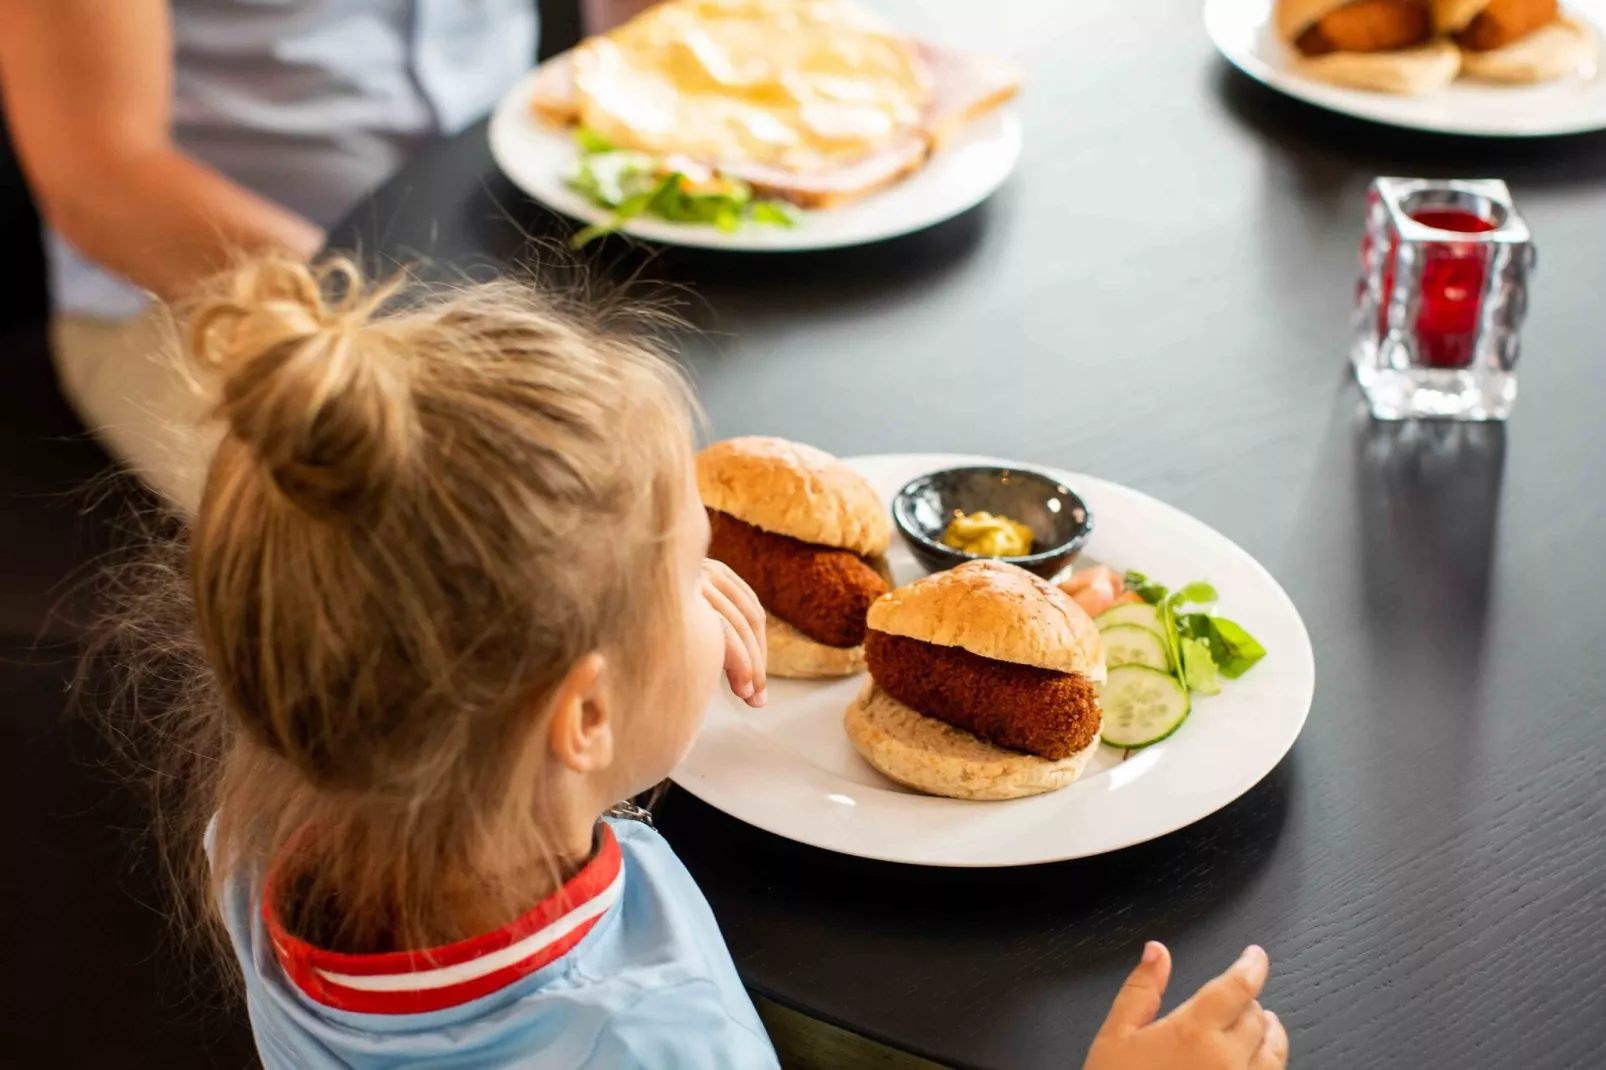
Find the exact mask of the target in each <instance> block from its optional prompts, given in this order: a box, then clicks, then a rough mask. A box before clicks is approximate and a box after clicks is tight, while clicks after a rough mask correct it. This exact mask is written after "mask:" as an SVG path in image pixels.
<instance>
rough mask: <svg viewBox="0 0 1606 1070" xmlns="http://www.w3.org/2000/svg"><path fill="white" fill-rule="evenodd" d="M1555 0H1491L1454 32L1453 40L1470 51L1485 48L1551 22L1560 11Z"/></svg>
mask: <svg viewBox="0 0 1606 1070" xmlns="http://www.w3.org/2000/svg"><path fill="white" fill-rule="evenodd" d="M1560 13H1561V11H1560V6H1559V5H1558V4H1557V3H1556V0H1492V2H1491V3H1490V4H1489V6H1488V7H1486V8H1484V9H1483V10H1482V11H1480V12H1478V17H1477V18H1475V19H1473V20H1472V21H1471V22H1469V23H1467V28H1466V29H1464V30H1462V31H1461V32H1460V33H1458V34H1456V35H1455V42H1456V44H1458V45H1460V46H1461V47H1462V48H1465V49H1467V50H1468V51H1470V52H1489V51H1492V50H1494V49H1496V48H1504V47H1505V46H1506V45H1509V44H1510V43H1511V42H1513V41H1515V40H1517V39H1518V38H1521V37H1526V36H1527V35H1528V34H1530V33H1532V32H1534V31H1535V30H1537V29H1539V27H1541V26H1544V25H1545V24H1547V23H1550V22H1554V21H1555V20H1556V18H1557V16H1558V15H1560Z"/></svg>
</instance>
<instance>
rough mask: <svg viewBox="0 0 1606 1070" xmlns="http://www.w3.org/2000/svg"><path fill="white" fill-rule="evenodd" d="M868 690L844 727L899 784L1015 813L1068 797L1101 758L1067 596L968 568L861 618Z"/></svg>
mask: <svg viewBox="0 0 1606 1070" xmlns="http://www.w3.org/2000/svg"><path fill="white" fill-rule="evenodd" d="M865 655H866V660H867V661H868V662H869V667H870V679H869V681H868V682H867V683H866V684H865V686H864V689H863V690H862V691H861V692H860V693H859V697H858V698H856V699H854V701H853V703H852V704H851V705H850V706H848V709H847V712H846V714H845V715H844V717H843V727H844V728H845V729H846V730H847V733H848V738H849V739H850V740H852V741H853V745H854V747H855V748H857V750H858V752H859V753H860V754H861V755H863V756H864V759H865V761H867V762H869V763H870V764H871V765H873V766H875V767H876V769H878V770H880V771H881V772H882V773H883V774H885V775H886V776H888V777H890V778H891V779H893V780H895V781H897V782H898V783H900V784H904V785H907V786H908V787H911V788H915V789H917V790H919V791H923V792H927V793H929V794H932V795H947V796H950V797H952V798H955V799H1016V798H1020V797H1022V796H1026V795H1039V794H1042V793H1043V792H1046V791H1054V790H1056V789H1058V788H1063V787H1065V786H1066V785H1068V784H1070V783H1071V782H1072V781H1074V780H1075V779H1076V778H1077V777H1079V776H1081V775H1082V771H1083V770H1084V769H1086V768H1087V764H1088V762H1089V761H1091V760H1092V757H1093V754H1094V752H1095V751H1097V750H1098V746H1099V729H1100V727H1101V726H1102V724H1103V720H1104V717H1103V714H1102V713H1101V712H1100V710H1099V704H1098V696H1097V693H1096V691H1095V689H1094V685H1095V684H1096V683H1097V682H1099V681H1102V680H1103V679H1104V647H1103V644H1102V643H1101V642H1100V640H1099V633H1098V629H1097V628H1095V627H1094V626H1093V622H1092V620H1090V619H1089V618H1088V616H1087V614H1086V613H1083V612H1082V610H1081V608H1080V607H1078V606H1077V605H1076V603H1075V602H1072V601H1071V600H1070V598H1069V596H1067V595H1066V594H1065V593H1064V592H1063V591H1061V590H1060V589H1059V588H1057V587H1055V586H1053V585H1052V584H1049V583H1045V582H1044V581H1042V580H1040V579H1038V578H1037V577H1036V576H1033V575H1032V574H1031V573H1029V572H1027V571H1025V570H1024V569H1020V568H1017V567H1015V566H1014V565H1008V564H1005V563H1003V562H1001V561H971V562H967V563H966V564H963V565H960V566H959V567H958V568H955V569H952V570H950V571H948V572H939V573H936V574H935V575H932V576H927V577H925V578H924V579H921V580H917V581H916V582H914V583H912V584H910V585H909V586H907V587H900V588H899V589H897V590H896V591H893V592H891V593H890V594H888V595H886V596H885V597H883V598H880V599H878V600H877V601H876V603H875V605H873V606H871V607H870V615H869V634H868V636H867V637H866V640H865Z"/></svg>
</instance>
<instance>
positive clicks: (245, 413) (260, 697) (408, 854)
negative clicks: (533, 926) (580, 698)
mask: <svg viewBox="0 0 1606 1070" xmlns="http://www.w3.org/2000/svg"><path fill="white" fill-rule="evenodd" d="M564 306H565V302H563V301H562V300H561V298H555V297H554V296H553V295H551V294H550V293H543V292H542V291H540V290H539V289H536V288H533V287H531V286H528V285H525V284H522V283H518V282H513V281H508V280H499V281H493V282H485V283H459V284H452V285H439V286H424V285H422V284H420V283H418V282H416V281H415V280H413V279H411V278H408V277H406V276H404V275H399V276H397V277H396V278H393V279H391V280H389V281H386V282H383V283H380V284H377V285H375V284H369V283H368V282H366V281H365V280H364V279H363V277H362V275H361V272H360V271H359V270H358V269H357V268H356V267H355V266H354V265H353V264H352V263H350V262H349V261H345V260H334V261H330V262H327V263H325V264H322V265H320V266H317V267H309V266H307V265H305V264H301V263H299V262H296V261H293V260H289V259H283V258H268V259H265V260H260V261H256V262H253V263H249V264H246V265H244V266H242V267H240V268H238V269H237V270H235V271H234V272H231V273H230V274H229V275H228V276H226V277H225V278H224V279H222V280H220V282H219V283H218V285H217V287H216V288H215V289H213V290H211V291H210V292H209V293H208V295H207V296H206V298H205V299H204V300H202V301H201V302H199V303H198V304H197V306H196V307H195V308H194V310H193V311H192V312H191V313H190V315H189V316H188V323H187V326H188V330H187V334H186V338H187V351H188V357H189V359H190V360H192V361H193V362H194V363H195V364H196V365H197V366H198V367H199V369H200V371H201V373H202V378H203V379H205V380H207V381H209V382H211V383H212V384H213V387H214V389H215V390H216V406H215V409H214V416H215V417H216V419H218V420H219V421H220V422H221V424H222V425H223V427H224V434H223V437H222V441H221V444H220V445H219V447H218V451H217V454H216V456H215V458H214V459H213V461H212V465H211V469H210V472H209V475H208V478H207V483H206V489H205V493H204V497H203V501H202V505H201V508H200V511H199V513H198V515H197V516H196V517H195V518H194V519H193V521H192V522H191V523H190V524H189V525H188V526H187V528H186V529H185V530H184V531H183V532H182V533H181V534H180V535H178V536H177V537H173V538H166V539H162V540H159V541H158V542H157V543H156V544H155V545H154V546H153V547H152V549H151V550H150V552H149V553H147V554H146V555H145V556H144V557H143V558H141V559H140V561H139V562H138V563H136V564H134V565H129V566H124V567H123V568H122V569H121V570H120V571H119V572H118V574H117V575H116V577H115V578H114V580H113V581H112V582H111V583H109V584H108V585H107V588H106V591H107V593H108V595H109V596H110V600H109V602H108V613H107V615H106V622H105V624H104V626H103V627H102V628H101V629H100V632H99V641H98V642H97V643H96V644H95V646H94V648H93V655H94V658H95V660H96V661H98V662H100V663H105V662H107V661H111V662H114V663H116V665H117V666H118V682H117V683H116V685H115V687H114V693H113V695H112V699H113V701H112V703H111V705H112V707H113V709H114V711H120V712H114V713H113V716H112V720H111V722H110V723H111V724H113V726H114V732H115V733H116V734H117V735H119V736H120V737H121V738H122V739H123V740H124V741H125V742H126V744H127V747H128V749H129V751H130V752H131V753H132V754H135V755H137V756H138V758H139V761H140V763H141V765H142V766H143V767H144V768H145V769H146V770H147V771H148V773H149V776H150V779H151V782H152V786H153V788H154V798H155V813H156V815H157V816H156V823H157V832H158V836H159V839H160V841H161V845H162V849H163V856H164V858H165V859H166V860H167V867H168V870H169V872H170V874H171V875H172V876H173V877H174V881H175V885H176V886H177V887H178V888H179V889H181V891H183V892H185V893H187V894H185V895H183V896H182V902H181V903H180V906H179V909H178V910H177V911H176V913H177V915H178V917H179V918H180V919H181V920H182V921H183V922H185V923H186V925H187V927H189V928H192V929H199V930H207V931H212V932H213V933H214V934H216V933H217V932H218V930H217V928H216V926H215V925H213V924H212V923H214V922H216V921H217V920H218V918H219V913H218V908H219V905H220V896H221V894H222V892H223V889H224V885H225V882H226V881H228V880H232V879H246V880H252V881H260V879H261V878H262V875H263V871H264V870H265V868H266V866H267V865H268V864H269V863H270V861H272V860H273V859H275V858H282V857H284V856H285V855H286V853H287V852H289V851H291V850H292V849H293V851H294V854H295V856H296V860H297V863H298V865H299V867H300V868H299V873H300V875H301V877H302V883H303V885H304V888H303V891H304V892H305V894H304V896H302V902H303V903H304V904H306V905H305V907H304V908H302V909H300V910H299V911H298V912H297V911H295V908H292V910H293V913H292V914H291V916H289V917H288V918H287V921H288V923H289V924H291V926H292V928H295V929H297V930H298V931H300V932H302V933H303V934H304V935H307V936H308V937H309V938H313V939H316V940H318V941H319V942H321V943H323V944H325V945H326V946H331V947H338V948H344V949H348V950H375V949H385V948H390V947H394V946H428V945H430V944H432V943H438V942H443V941H449V940H452V939H458V938H461V937H462V936H465V935H469V934H465V933H460V932H457V931H455V930H454V924H455V922H454V920H453V918H452V917H451V915H450V913H449V912H448V911H446V910H445V909H444V908H445V907H446V905H447V904H445V903H444V901H443V899H444V897H443V895H442V889H441V887H440V882H441V880H442V875H443V874H448V873H459V874H461V873H465V872H466V873H472V874H474V876H475V879H476V881H477V882H478V888H477V892H478V893H482V894H484V895H485V896H488V897H489V899H490V900H491V909H492V910H506V911H508V912H510V914H509V916H511V913H516V912H517V911H518V910H521V909H523V908H524V907H525V906H527V905H528V902H527V895H528V888H527V880H526V878H527V877H528V876H529V873H530V871H531V869H532V867H535V868H539V867H542V866H546V865H549V864H550V862H551V850H550V844H549V836H548V832H547V829H546V827H545V826H544V825H543V818H544V814H543V811H542V807H541V806H540V805H539V800H538V799H537V798H536V797H535V794H534V793H535V792H536V791H537V788H538V785H535V784H533V783H529V782H527V781H528V780H529V778H528V777H524V776H521V775H518V774H520V773H521V770H520V769H519V766H518V763H519V761H520V757H521V752H522V748H521V747H520V746H518V745H517V744H518V742H519V741H520V740H521V739H522V738H525V735H526V734H527V733H528V731H529V730H530V728H531V727H532V724H533V721H532V718H538V717H540V716H541V715H542V711H543V709H544V706H543V701H542V700H543V698H544V696H545V695H546V694H548V693H549V691H550V688H551V687H552V686H553V685H554V684H555V683H556V682H557V681H558V680H559V679H561V677H562V675H563V674H564V673H565V672H567V670H568V668H569V667H570V666H571V665H572V664H573V663H574V661H575V660H576V659H578V658H579V657H581V656H583V655H584V654H585V653H587V652H589V651H590V650H596V649H602V650H610V651H614V652H616V653H618V654H620V655H621V656H619V657H617V658H615V659H613V663H614V664H617V665H620V666H622V667H625V668H626V669H627V670H634V671H636V672H637V674H638V675H637V677H636V678H634V679H629V680H627V681H626V682H627V683H628V684H629V685H631V686H639V687H641V688H647V689H651V688H653V687H661V686H664V684H665V681H664V680H661V679H659V678H658V677H657V675H656V674H655V671H654V670H653V669H652V665H653V663H654V662H653V659H651V658H649V657H643V656H641V651H642V650H644V649H645V645H646V644H647V642H648V641H649V638H650V637H653V636H656V640H657V641H659V642H664V641H669V642H672V641H673V639H672V634H671V633H670V632H669V631H666V628H667V629H672V628H673V627H674V626H675V625H674V621H676V620H678V619H679V612H678V597H679V595H678V584H677V583H676V582H675V581H674V576H673V562H672V560H671V559H670V556H669V547H670V545H671V536H672V534H673V529H674V525H675V524H676V523H677V521H678V517H679V516H680V515H681V508H682V505H683V495H684V494H685V493H686V478H685V477H686V472H687V471H688V466H689V464H690V453H691V449H692V441H691V438H692V429H693V425H694V421H695V419H696V416H695V411H696V410H695V405H694V403H693V402H692V399H691V395H690V391H689V389H688V387H687V386H686V383H685V381H684V379H683V377H682V376H681V375H680V374H679V372H678V371H677V370H676V369H675V368H674V366H673V365H672V364H670V363H669V362H668V361H666V360H664V359H663V358H662V357H661V356H660V355H659V353H658V352H657V351H656V347H655V346H654V345H653V344H652V343H651V342H650V341H649V340H648V339H647V337H646V333H645V332H643V333H641V334H631V333H625V332H624V331H622V330H621V328H622V327H625V326H627V322H626V320H625V319H624V318H622V317H621V316H619V315H618V314H617V313H614V314H611V315H610V316H609V321H608V322H609V329H607V330H603V329H599V328H598V327H597V326H596V324H595V323H594V322H588V318H587V317H586V316H585V315H584V314H583V313H582V314H576V310H575V309H574V308H573V306H572V305H569V306H568V307H564ZM642 322H643V323H644V324H645V325H646V327H647V329H648V330H650V329H651V328H653V327H656V326H657V325H659V324H660V323H661V322H662V321H661V318H659V317H658V316H657V314H656V313H652V314H650V315H649V316H648V318H647V319H645V320H644V321H642ZM209 828H210V831H211V834H212V835H211V843H212V847H213V849H212V854H211V857H210V858H209V857H208V856H207V854H206V853H205V852H204V851H203V843H204V842H206V839H205V836H206V833H207V831H208V829H209Z"/></svg>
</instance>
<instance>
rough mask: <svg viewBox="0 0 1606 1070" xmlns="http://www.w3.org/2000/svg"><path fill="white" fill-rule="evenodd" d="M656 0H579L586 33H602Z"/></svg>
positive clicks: (656, 0)
mask: <svg viewBox="0 0 1606 1070" xmlns="http://www.w3.org/2000/svg"><path fill="white" fill-rule="evenodd" d="M657 2H658V0H581V10H582V12H583V14H584V23H585V32H586V33H603V32H604V31H607V30H611V29H613V28H614V27H615V26H617V25H619V24H620V23H622V22H628V21H630V20H631V19H633V18H635V17H636V15H638V14H639V13H641V12H642V11H645V10H646V9H647V8H649V7H652V5H653V4H655V3H657Z"/></svg>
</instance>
